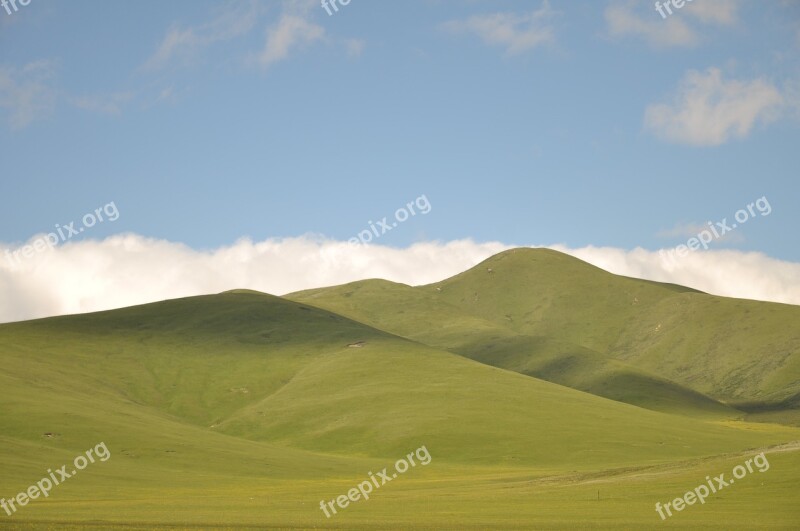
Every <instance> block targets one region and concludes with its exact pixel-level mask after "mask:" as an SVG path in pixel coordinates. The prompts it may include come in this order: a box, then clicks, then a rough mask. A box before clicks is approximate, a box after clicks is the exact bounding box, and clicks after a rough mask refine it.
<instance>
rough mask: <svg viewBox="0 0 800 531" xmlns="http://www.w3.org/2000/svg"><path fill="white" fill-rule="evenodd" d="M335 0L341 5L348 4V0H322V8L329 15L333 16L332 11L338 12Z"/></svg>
mask: <svg viewBox="0 0 800 531" xmlns="http://www.w3.org/2000/svg"><path fill="white" fill-rule="evenodd" d="M337 2H338V3H339V4H341V5H342V6H347V5H349V4H350V0H322V9H324V10H325V12H326V13H328V16H329V17H330V16H333V14H334V13H338V12H339V6H337V5H336V3H337ZM331 8H333V11H331Z"/></svg>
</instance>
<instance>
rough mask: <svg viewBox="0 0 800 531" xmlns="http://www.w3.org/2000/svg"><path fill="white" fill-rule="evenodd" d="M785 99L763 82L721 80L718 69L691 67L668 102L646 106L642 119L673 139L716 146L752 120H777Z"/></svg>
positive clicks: (741, 134) (748, 126)
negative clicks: (699, 70)
mask: <svg viewBox="0 0 800 531" xmlns="http://www.w3.org/2000/svg"><path fill="white" fill-rule="evenodd" d="M784 103H785V98H784V96H783V95H782V94H781V92H780V91H779V90H778V89H777V88H776V87H775V86H774V85H773V84H772V83H770V82H769V81H767V80H764V79H754V80H751V81H738V80H725V79H723V77H722V72H721V71H720V70H719V69H718V68H709V69H708V70H707V71H706V72H705V73H703V72H698V71H696V70H690V71H689V72H687V73H686V76H685V77H684V79H683V80H682V81H681V83H680V85H679V87H678V89H677V91H676V94H675V97H674V99H673V101H672V102H671V103H658V104H654V105H650V106H649V107H647V109H646V111H645V118H644V123H645V126H646V127H647V128H648V129H650V130H651V131H653V132H654V133H655V134H656V135H658V136H660V137H662V138H664V139H666V140H669V141H672V142H676V143H680V144H689V145H695V146H716V145H720V144H723V143H725V142H727V141H728V140H730V139H731V138H744V137H745V136H747V134H748V133H750V131H751V130H752V128H753V126H755V125H756V124H757V123H759V122H762V123H764V122H769V121H772V120H773V119H775V118H777V111H778V110H779V109H780V108H781V107H782V106H783V104H784Z"/></svg>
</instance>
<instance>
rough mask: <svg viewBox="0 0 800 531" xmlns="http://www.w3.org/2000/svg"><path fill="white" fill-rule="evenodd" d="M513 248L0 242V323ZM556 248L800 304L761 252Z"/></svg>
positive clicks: (463, 243) (383, 272) (437, 267)
mask: <svg viewBox="0 0 800 531" xmlns="http://www.w3.org/2000/svg"><path fill="white" fill-rule="evenodd" d="M510 247H511V246H508V245H505V244H502V243H498V242H491V243H475V242H472V241H469V240H460V241H453V242H448V243H437V242H432V243H418V244H415V245H412V246H411V247H408V248H406V249H392V248H389V247H383V246H368V247H364V246H360V247H356V248H352V247H351V246H350V245H349V244H348V243H345V242H336V241H331V240H325V239H320V238H313V237H300V238H289V239H284V240H267V241H264V242H251V241H248V240H241V241H238V242H236V243H235V244H233V245H231V246H227V247H222V248H219V249H215V250H211V251H203V252H201V251H195V250H193V249H190V248H189V247H186V246H185V245H182V244H177V243H171V242H166V241H162V240H154V239H148V238H143V237H141V236H137V235H133V234H128V235H120V236H114V237H111V238H108V239H106V240H103V241H91V240H84V241H80V242H72V243H68V244H66V245H64V246H61V247H57V248H56V249H54V250H50V251H46V252H42V253H39V254H34V255H33V256H32V257H30V258H27V259H21V260H20V261H19V262H18V263H14V264H13V265H12V263H10V262H9V261H8V259H7V255H6V249H7V247H4V246H0V322H6V321H13V320H22V319H30V318H35V317H44V316H50V315H60V314H66V313H80V312H89V311H98V310H105V309H111V308H120V307H125V306H130V305H134V304H142V303H146V302H153V301H158V300H163V299H169V298H176V297H185V296H190V295H200V294H207V293H217V292H220V291H224V290H228V289H234V288H250V289H255V290H259V291H264V292H268V293H273V294H278V295H280V294H285V293H289V292H292V291H297V290H301V289H307V288H313V287H321V286H329V285H335V284H341V283H345V282H351V281H355V280H361V279H365V278H385V279H387V280H393V281H396V282H403V283H406V284H411V285H417V284H426V283H430V282H435V281H438V280H442V279H444V278H447V277H450V276H452V275H455V274H457V273H460V272H461V271H464V270H466V269H468V268H470V267H472V266H474V265H475V264H477V263H478V262H480V261H481V260H483V259H485V258H488V257H489V256H491V255H493V254H496V253H498V252H500V251H503V250H505V249H508V248H510ZM552 248H554V249H557V250H560V251H562V252H566V253H569V254H572V255H574V256H577V257H578V258H581V259H582V260H586V261H588V262H590V263H592V264H595V265H597V266H599V267H602V268H604V269H607V270H609V271H612V272H614V273H618V274H622V275H627V276H634V277H640V278H647V279H651V280H658V281H663V282H674V283H678V284H683V285H686V286H690V287H693V288H697V289H700V290H702V291H707V292H711V293H714V294H718V295H728V296H735V297H743V298H753V299H761V300H772V301H779V302H788V303H793V304H800V264H796V263H789V262H781V261H779V260H775V259H772V258H769V257H766V256H764V255H762V254H759V253H743V252H739V251H713V252H694V253H690V254H689V255H688V256H686V257H684V258H678V259H676V260H675V261H670V260H664V259H662V257H661V256H660V255H659V254H658V253H657V252H651V251H646V250H643V249H635V250H633V251H626V250H623V249H614V248H596V247H585V248H582V249H568V248H566V247H563V246H553V247H552ZM12 251H13V249H12Z"/></svg>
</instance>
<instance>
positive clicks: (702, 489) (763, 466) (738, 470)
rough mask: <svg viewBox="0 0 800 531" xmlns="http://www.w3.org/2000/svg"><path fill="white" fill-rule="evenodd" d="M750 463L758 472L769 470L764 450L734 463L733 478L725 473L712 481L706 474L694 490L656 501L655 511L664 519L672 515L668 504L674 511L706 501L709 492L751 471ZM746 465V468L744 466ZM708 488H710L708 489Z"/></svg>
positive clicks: (733, 481) (720, 488)
mask: <svg viewBox="0 0 800 531" xmlns="http://www.w3.org/2000/svg"><path fill="white" fill-rule="evenodd" d="M751 465H756V467H758V471H759V472H766V471H767V470H769V461H767V456H765V455H764V452H761V453H760V454H758V455H757V456H755V457H753V458H752V459H748V460H747V461H745V462H744V465H736V466H735V467H733V478H732V479H729V480H725V474H724V473H723V474H720V475H719V476H716V477H715V478H714V479H713V481H712V480H711V478H710V477H709V476H706V483H707V484H708V486H706V483H703V484H701V485H699V486H697V487H695V488H694V490H690V491H689V492H687V493H686V494H684V495H683V496H682V497H680V498H675V499H674V500H672V501H671V502H667V503H665V504H664V505H661V502H656V512H657V513H658V515H659V516H660V517H661V519H662V520H666V519H667V516H672V511H671V510H670V506H671V507H672V508H673V509H675V510H676V511H678V512H680V511H682V510H684V509H685V508H686V506H688V505H694V504H695V503H697V502H698V501H699V502H700V505H703V504H704V503H706V498H708V497H709V496H710V495H711V494H716V493H717V492H719V491H721V490H722V489H724V488H725V487H729V486H730V485H733V484H734V483H735V482H736V480H737V479H742V478H744V477H745V476H746V475H747V474H752V473H753V467H752V466H751ZM745 466H747V468H745ZM709 489H710V490H709ZM664 511H666V513H667V516H665V515H664Z"/></svg>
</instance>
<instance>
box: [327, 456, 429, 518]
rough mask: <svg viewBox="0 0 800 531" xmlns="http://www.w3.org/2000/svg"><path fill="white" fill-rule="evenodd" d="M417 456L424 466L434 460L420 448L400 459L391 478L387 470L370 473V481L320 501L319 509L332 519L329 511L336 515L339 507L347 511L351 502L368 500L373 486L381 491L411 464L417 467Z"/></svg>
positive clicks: (367, 480)
mask: <svg viewBox="0 0 800 531" xmlns="http://www.w3.org/2000/svg"><path fill="white" fill-rule="evenodd" d="M415 456H416V458H417V459H418V460H419V463H420V464H421V465H422V466H425V465H427V464H429V463H430V462H431V460H432V459H433V458H432V457H431V454H430V452H428V449H427V448H426V447H425V446H420V447H419V448H417V449H416V450H415V451H413V452H411V453H409V454H408V455H407V456H405V457H404V458H401V459H398V460H397V462H395V464H394V469H395V472H393V473H392V475H391V476H390V475H389V472H387V471H386V468H384V469H383V470H381V471H380V472H378V473H377V474H375V475H373V474H372V472H369V479H366V480H364V481H362V482H361V483H359V484H358V486H357V487H353V488H352V489H350V490H348V491H347V494H342V495H341V496H338V497H336V498H334V499H332V500H331V501H328V502H326V501H325V500H322V501H320V502H319V508H320V509H321V510H322V512H323V513H325V516H326V517H328V518H330V517H331V513H330V512H328V509H330V510H331V511H332V512H333V514H336V506H337V505H338V506H339V508H340V509H345V508H346V507H347V506H348V505H350V502H357V501H358V500H360V499H362V498H363V499H365V500H368V499H369V495H370V493H371V492H372V486H373V485H375V488H376V489H379V488H381V487H382V486H383V485H386V484H387V483H389V482H390V481H392V480H393V479H395V478H397V474H405V472H406V471H407V470H408V466H409V463H411V466H412V467H414V466H417V463H416V462H415V461H414V457H415ZM387 468H388V467H387Z"/></svg>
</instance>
